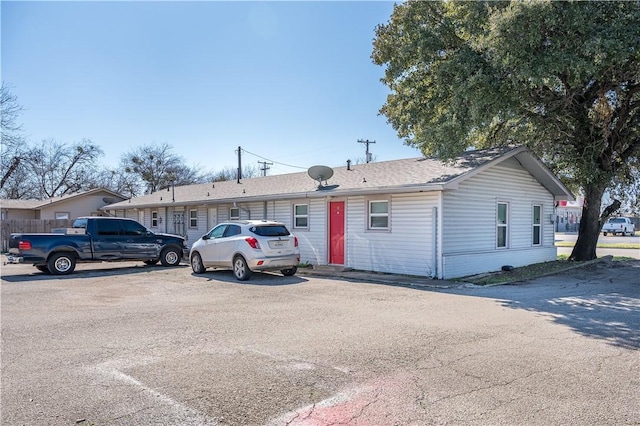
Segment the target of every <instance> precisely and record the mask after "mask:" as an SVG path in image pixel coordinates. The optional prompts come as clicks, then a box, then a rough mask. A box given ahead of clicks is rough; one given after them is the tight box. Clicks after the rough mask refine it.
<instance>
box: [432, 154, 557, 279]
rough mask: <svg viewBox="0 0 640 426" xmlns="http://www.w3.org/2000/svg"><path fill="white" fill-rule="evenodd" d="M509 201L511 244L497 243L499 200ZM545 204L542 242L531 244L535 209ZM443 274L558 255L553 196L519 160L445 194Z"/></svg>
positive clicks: (496, 267) (463, 273)
mask: <svg viewBox="0 0 640 426" xmlns="http://www.w3.org/2000/svg"><path fill="white" fill-rule="evenodd" d="M499 201H500V202H506V203H508V204H509V235H508V241H509V243H508V246H509V247H508V249H504V248H501V249H497V248H496V212H497V203H498V202H499ZM534 204H540V205H542V207H543V214H542V234H543V235H542V245H541V246H533V242H532V228H533V219H532V208H533V205H534ZM443 209H444V215H443V238H444V242H443V262H444V268H443V269H444V271H443V274H442V276H441V277H442V278H456V277H463V276H467V275H472V274H476V273H481V272H487V271H495V270H499V269H500V268H501V267H502V266H503V265H511V266H522V265H526V264H530V263H536V262H544V261H550V260H555V259H556V257H557V254H556V253H557V252H556V249H555V246H554V234H553V224H551V223H550V220H549V217H550V216H551V215H552V214H553V196H552V195H551V194H550V193H549V192H548V191H547V190H546V189H545V188H544V187H543V186H541V185H540V184H539V183H538V181H537V180H535V178H534V177H533V176H531V175H530V174H529V173H528V172H527V171H525V170H524V169H523V168H522V167H521V166H520V165H519V164H518V163H517V162H516V161H515V160H508V161H505V162H504V163H502V164H500V165H499V166H496V167H492V168H491V169H489V170H486V171H484V172H482V173H480V174H478V175H476V176H474V177H472V178H470V179H468V180H466V181H464V182H462V183H461V184H460V187H459V188H458V190H455V191H449V192H446V193H445V194H444V197H443Z"/></svg>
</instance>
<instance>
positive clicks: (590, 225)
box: [569, 183, 611, 261]
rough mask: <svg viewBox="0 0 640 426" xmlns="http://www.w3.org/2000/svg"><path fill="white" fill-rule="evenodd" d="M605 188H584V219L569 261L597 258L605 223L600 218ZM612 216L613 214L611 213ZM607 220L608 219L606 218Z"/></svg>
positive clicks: (588, 186) (594, 185)
mask: <svg viewBox="0 0 640 426" xmlns="http://www.w3.org/2000/svg"><path fill="white" fill-rule="evenodd" d="M604 190H605V187H604V186H603V185H601V184H597V183H596V184H589V185H586V186H585V187H584V192H585V201H584V206H583V207H582V219H581V220H580V228H579V231H578V240H577V241H576V245H575V246H574V247H573V251H572V252H571V256H569V260H578V261H584V260H593V259H595V258H596V257H597V256H596V246H597V245H598V237H599V236H600V231H601V230H602V225H603V223H604V222H603V221H602V220H601V218H600V207H601V205H602V196H603V194H604ZM609 214H611V213H609ZM605 220H606V218H605Z"/></svg>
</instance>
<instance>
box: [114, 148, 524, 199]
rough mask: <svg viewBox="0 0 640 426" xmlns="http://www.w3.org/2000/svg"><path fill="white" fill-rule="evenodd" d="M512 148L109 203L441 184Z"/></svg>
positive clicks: (340, 192) (204, 186) (276, 177)
mask: <svg viewBox="0 0 640 426" xmlns="http://www.w3.org/2000/svg"><path fill="white" fill-rule="evenodd" d="M514 149H518V148H514V147H502V148H494V149H488V150H476V151H467V152H465V153H463V154H462V155H461V156H460V157H458V158H457V159H455V160H454V161H452V162H447V163H445V162H442V161H441V160H439V159H437V158H426V157H417V158H407V159H401V160H391V161H381V162H374V163H365V164H355V165H351V167H350V169H348V168H347V166H344V167H337V168H334V169H333V172H334V173H333V176H332V177H331V178H330V179H328V180H327V181H326V182H322V183H323V188H321V189H320V188H319V187H318V186H319V183H318V181H315V180H314V179H312V178H311V177H310V176H309V175H308V173H307V172H299V173H290V174H282V175H274V176H264V177H256V178H250V179H241V180H240V183H238V182H237V180H232V181H223V182H213V183H206V184H197V185H185V186H176V187H174V188H167V189H163V190H160V191H156V192H154V193H151V194H148V195H143V196H140V197H135V198H132V199H130V200H128V201H123V202H120V203H115V204H111V205H109V207H108V208H109V210H112V209H117V208H133V207H148V206H161V205H194V204H199V203H202V204H208V203H215V202H230V201H238V202H239V201H250V200H267V199H278V198H281V199H282V198H293V197H298V196H300V197H324V196H327V195H347V194H353V193H366V192H375V191H376V190H385V189H395V190H399V189H402V188H406V189H409V188H415V187H425V189H428V188H429V187H432V188H433V189H439V188H441V185H442V184H444V183H447V182H450V181H452V180H454V179H456V178H459V177H461V176H463V175H465V174H467V173H469V172H471V171H472V170H474V169H477V168H478V167H481V166H483V165H485V164H487V163H489V162H491V161H493V160H496V159H498V158H500V157H501V156H503V155H504V154H505V153H507V152H509V151H512V150H514Z"/></svg>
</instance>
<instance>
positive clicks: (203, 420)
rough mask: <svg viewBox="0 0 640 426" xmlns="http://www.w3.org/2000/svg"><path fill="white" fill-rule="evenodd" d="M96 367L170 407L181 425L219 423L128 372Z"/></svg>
mask: <svg viewBox="0 0 640 426" xmlns="http://www.w3.org/2000/svg"><path fill="white" fill-rule="evenodd" d="M96 368H97V370H98V372H99V373H100V374H102V375H105V376H108V377H110V378H113V379H116V380H119V381H123V382H127V383H129V384H131V385H133V386H135V387H137V388H139V389H140V390H141V391H142V392H143V393H144V394H145V395H147V396H148V397H149V398H150V399H153V401H154V402H158V401H159V402H161V403H163V404H165V405H167V406H168V407H170V409H171V411H172V413H173V414H174V415H175V418H176V420H178V421H179V423H180V424H181V425H194V426H195V425H198V426H199V425H203V426H216V425H218V424H219V422H217V421H216V420H214V419H210V418H208V417H207V415H206V414H204V413H201V412H199V411H197V410H194V409H192V408H190V407H188V406H186V405H184V404H181V403H180V402H178V401H176V400H175V399H173V398H171V397H168V396H167V395H163V394H162V393H160V392H158V391H157V390H155V389H153V388H150V387H148V386H145V385H144V384H143V383H142V382H140V381H139V380H137V379H136V378H134V377H131V376H129V375H128V374H125V373H123V372H122V371H119V370H117V369H116V368H112V367H109V366H107V365H106V364H101V365H98V366H96Z"/></svg>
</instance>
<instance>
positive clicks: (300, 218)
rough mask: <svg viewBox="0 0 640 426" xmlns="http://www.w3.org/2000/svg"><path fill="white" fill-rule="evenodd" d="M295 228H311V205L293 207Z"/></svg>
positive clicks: (295, 205)
mask: <svg viewBox="0 0 640 426" xmlns="http://www.w3.org/2000/svg"><path fill="white" fill-rule="evenodd" d="M293 227H294V228H308V227H309V205H308V204H294V205H293Z"/></svg>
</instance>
